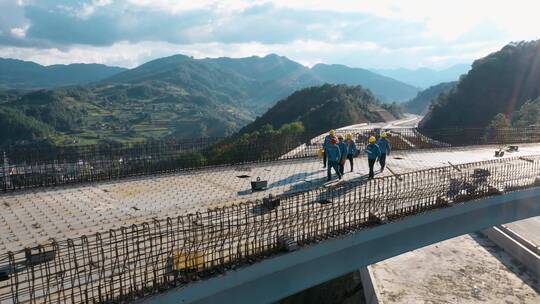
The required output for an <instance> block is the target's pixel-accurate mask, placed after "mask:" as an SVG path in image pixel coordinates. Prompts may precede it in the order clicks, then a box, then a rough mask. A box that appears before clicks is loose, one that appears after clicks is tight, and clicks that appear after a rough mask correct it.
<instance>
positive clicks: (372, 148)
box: [364, 136, 381, 179]
mask: <svg viewBox="0 0 540 304" xmlns="http://www.w3.org/2000/svg"><path fill="white" fill-rule="evenodd" d="M364 153H366V154H367V157H368V165H369V179H372V178H373V177H375V173H374V172H373V166H374V165H375V162H376V161H377V158H379V157H380V155H381V150H379V146H377V139H376V138H375V136H370V137H369V139H368V145H367V146H366V149H365V150H364Z"/></svg>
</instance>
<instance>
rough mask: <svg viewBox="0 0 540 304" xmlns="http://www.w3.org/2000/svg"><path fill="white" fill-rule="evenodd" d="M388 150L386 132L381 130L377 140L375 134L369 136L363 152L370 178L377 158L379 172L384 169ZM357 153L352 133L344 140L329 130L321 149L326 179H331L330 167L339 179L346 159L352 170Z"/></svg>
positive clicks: (373, 173) (388, 153) (388, 144)
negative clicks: (365, 155)
mask: <svg viewBox="0 0 540 304" xmlns="http://www.w3.org/2000/svg"><path fill="white" fill-rule="evenodd" d="M390 150H391V147H390V142H389V141H388V134H386V132H382V133H381V136H380V138H379V139H378V140H377V139H376V138H375V136H370V137H369V139H368V144H367V145H366V147H365V149H364V153H365V154H367V158H368V166H369V178H370V179H371V178H373V177H374V176H375V172H374V171H373V167H374V166H375V163H376V162H377V160H379V164H380V165H381V172H382V171H383V170H384V167H385V166H386V156H387V155H390ZM358 154H359V150H358V149H357V148H356V144H355V142H354V140H353V137H352V134H347V135H346V136H345V140H344V139H343V136H341V135H338V136H337V137H336V134H335V131H334V130H330V132H329V133H328V135H327V136H326V137H325V138H324V143H323V149H322V156H323V168H327V178H328V180H329V181H330V180H331V179H332V172H331V170H332V169H334V171H335V172H336V174H337V176H338V178H339V179H341V178H342V177H343V174H345V162H346V161H347V159H348V160H349V163H350V165H351V172H353V170H354V161H353V160H354V157H356V156H357V155H358Z"/></svg>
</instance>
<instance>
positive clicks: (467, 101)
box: [420, 40, 540, 129]
mask: <svg viewBox="0 0 540 304" xmlns="http://www.w3.org/2000/svg"><path fill="white" fill-rule="evenodd" d="M539 96H540V40H538V41H531V42H520V43H512V44H509V45H507V46H505V47H504V48H502V49H501V50H500V51H498V52H495V53H493V54H490V55H488V56H486V57H485V58H482V59H479V60H476V61H475V62H474V64H473V66H472V69H471V71H469V73H468V74H467V75H466V76H464V77H462V78H461V80H460V81H459V83H458V84H457V86H456V88H455V89H454V90H452V91H451V92H450V93H449V94H443V95H441V96H440V97H439V98H438V99H437V100H436V101H435V103H434V104H433V106H432V107H431V110H430V111H429V112H428V114H427V115H426V116H425V118H424V119H423V120H422V122H421V123H420V127H421V128H425V129H435V128H454V127H486V126H488V125H489V124H490V123H491V122H492V120H493V118H494V117H495V116H496V115H497V114H501V115H503V116H504V117H506V118H507V119H509V118H510V117H511V116H512V114H513V113H514V112H515V111H517V110H519V109H520V108H521V107H522V105H524V104H525V103H526V102H527V101H530V100H534V99H537V98H538V97H539Z"/></svg>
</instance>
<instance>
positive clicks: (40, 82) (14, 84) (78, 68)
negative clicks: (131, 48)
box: [0, 58, 126, 89]
mask: <svg viewBox="0 0 540 304" xmlns="http://www.w3.org/2000/svg"><path fill="white" fill-rule="evenodd" d="M125 70H126V69H125V68H120V67H111V66H106V65H103V64H82V63H77V64H69V65H63V64H55V65H49V66H43V65H40V64H37V63H35V62H30V61H22V60H16V59H4V58H0V88H4V89H41V88H54V87H62V86H70V85H80V84H85V83H90V82H94V81H99V80H103V79H105V78H108V77H111V76H112V75H114V74H117V73H120V72H123V71H125Z"/></svg>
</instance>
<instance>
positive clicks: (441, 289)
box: [371, 234, 540, 304]
mask: <svg viewBox="0 0 540 304" xmlns="http://www.w3.org/2000/svg"><path fill="white" fill-rule="evenodd" d="M371 267H372V271H373V274H374V277H375V283H376V284H377V286H378V288H379V290H380V293H381V294H380V297H381V301H382V302H383V303H407V304H408V303H505V304H508V303H516V304H517V303H531V304H532V303H540V293H539V291H540V285H539V284H538V280H537V279H535V278H534V276H533V275H532V274H530V273H529V272H527V271H526V269H524V268H523V266H521V265H520V264H519V263H517V262H516V261H515V260H513V259H512V258H511V257H510V256H508V254H507V253H505V252H504V251H503V250H501V249H499V248H498V247H497V246H495V245H494V244H493V243H492V242H491V241H489V240H488V239H486V238H484V237H481V236H479V235H477V234H473V235H465V236H461V237H457V238H454V239H450V240H447V241H444V242H441V243H436V244H434V245H431V246H428V247H424V248H421V249H417V250H414V251H411V252H408V253H405V254H403V255H400V256H397V257H394V258H391V259H389V260H386V261H383V262H380V263H377V264H374V265H372V266H371Z"/></svg>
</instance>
